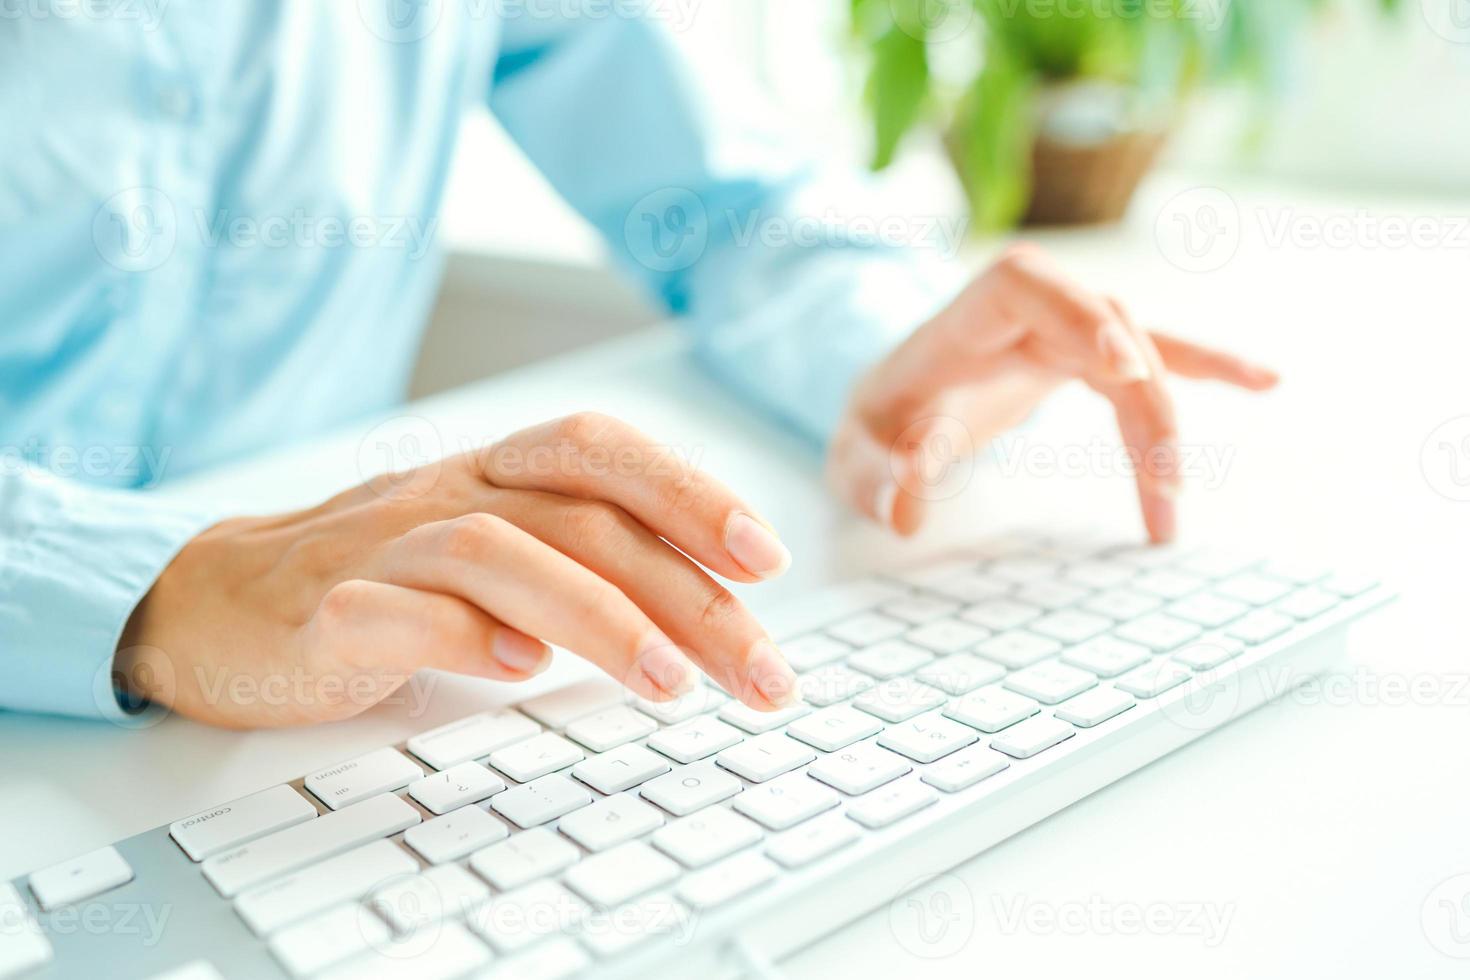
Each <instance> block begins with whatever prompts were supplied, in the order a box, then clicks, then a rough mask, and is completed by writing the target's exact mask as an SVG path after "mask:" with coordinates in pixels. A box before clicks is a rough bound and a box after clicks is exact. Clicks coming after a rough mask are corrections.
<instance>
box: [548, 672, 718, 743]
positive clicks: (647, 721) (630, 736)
mask: <svg viewBox="0 0 1470 980" xmlns="http://www.w3.org/2000/svg"><path fill="white" fill-rule="evenodd" d="M700 687H704V685H702V684H701V685H700ZM656 731H658V724H657V723H656V722H654V721H653V719H651V718H649V717H648V716H647V715H641V714H639V713H638V712H636V711H634V710H633V709H632V708H629V707H627V706H626V705H621V704H619V705H614V706H613V707H611V708H603V709H602V710H601V711H596V712H593V713H592V714H590V715H586V716H584V717H582V718H578V719H577V720H576V721H574V722H572V723H571V724H569V725H567V737H568V738H570V739H572V740H574V741H577V742H581V743H582V744H583V745H584V746H586V747H587V748H588V749H590V750H591V751H593V752H606V751H607V750H608V749H615V748H617V747H618V746H619V745H623V744H625V743H627V742H631V741H633V740H634V739H639V738H643V737H644V736H645V735H650V734H652V733H653V732H656Z"/></svg>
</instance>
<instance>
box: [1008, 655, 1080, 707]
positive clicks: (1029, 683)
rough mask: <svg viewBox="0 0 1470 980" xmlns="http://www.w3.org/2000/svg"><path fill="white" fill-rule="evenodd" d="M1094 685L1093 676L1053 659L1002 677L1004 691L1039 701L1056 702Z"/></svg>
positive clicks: (1044, 702) (1045, 702) (1043, 702)
mask: <svg viewBox="0 0 1470 980" xmlns="http://www.w3.org/2000/svg"><path fill="white" fill-rule="evenodd" d="M1096 686H1097V677H1096V675H1094V674H1090V673H1088V672H1087V671H1085V670H1079V669H1078V668H1076V667H1069V666H1067V665H1066V664H1064V663H1061V662H1060V661H1056V660H1049V661H1047V662H1045V663H1040V664H1035V665H1033V666H1030V667H1027V668H1025V669H1024V670H1018V671H1016V672H1015V673H1014V674H1011V675H1010V676H1009V677H1007V678H1006V680H1005V687H1006V689H1007V690H1011V691H1015V692H1016V693H1017V694H1024V695H1025V696H1026V697H1028V698H1033V699H1035V700H1037V701H1040V702H1041V703H1042V704H1057V703H1058V702H1060V701H1065V700H1067V699H1068V698H1070V697H1073V696H1075V695H1078V694H1081V693H1082V692H1083V691H1085V690H1087V689H1088V688H1090V687H1096Z"/></svg>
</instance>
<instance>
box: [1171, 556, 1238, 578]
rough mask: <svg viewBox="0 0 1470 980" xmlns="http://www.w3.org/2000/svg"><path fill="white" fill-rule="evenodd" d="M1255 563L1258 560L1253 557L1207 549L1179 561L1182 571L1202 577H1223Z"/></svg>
mask: <svg viewBox="0 0 1470 980" xmlns="http://www.w3.org/2000/svg"><path fill="white" fill-rule="evenodd" d="M1254 564H1256V560H1255V559H1253V558H1247V557H1245V556H1243V555H1238V554H1232V553H1230V552H1228V551H1214V550H1209V549H1206V550H1204V551H1197V552H1195V553H1194V554H1192V555H1190V556H1189V557H1188V558H1185V559H1183V560H1182V561H1180V562H1179V565H1178V567H1179V568H1180V569H1181V570H1182V571H1185V572H1188V573H1189V574H1191V575H1198V576H1199V577H1201V578H1207V579H1221V578H1229V577H1230V576H1232V575H1236V574H1238V573H1240V572H1243V571H1245V570H1246V569H1247V568H1250V567H1251V566H1252V565H1254Z"/></svg>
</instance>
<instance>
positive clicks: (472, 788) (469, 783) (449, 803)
mask: <svg viewBox="0 0 1470 980" xmlns="http://www.w3.org/2000/svg"><path fill="white" fill-rule="evenodd" d="M503 789H505V781H504V780H502V779H501V778H500V777H499V776H497V775H495V773H493V772H491V771H490V770H489V769H486V768H485V767H484V766H482V765H480V764H479V763H478V762H461V763H458V764H457V765H453V766H450V767H449V768H448V769H445V770H444V771H442V772H436V773H434V774H433V775H432V776H425V777H424V778H423V779H420V780H419V781H418V782H415V783H411V784H409V787H408V795H409V796H412V797H413V798H414V799H415V800H417V801H418V802H419V803H420V805H422V806H423V808H424V809H425V810H428V811H429V812H430V813H448V812H449V811H450V810H458V809H459V808H460V807H462V806H466V805H468V804H470V803H478V802H480V801H481V800H483V799H485V798H486V797H489V796H493V795H494V794H496V793H499V792H500V791H501V790H503Z"/></svg>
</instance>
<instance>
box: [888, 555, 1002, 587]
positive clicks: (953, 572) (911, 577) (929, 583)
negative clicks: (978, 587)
mask: <svg viewBox="0 0 1470 980" xmlns="http://www.w3.org/2000/svg"><path fill="white" fill-rule="evenodd" d="M979 567H980V563H979V562H977V561H976V560H975V559H973V558H945V559H941V560H939V561H929V562H925V563H924V564H922V565H919V566H918V567H916V568H908V569H905V570H903V571H901V572H896V573H894V574H893V576H892V578H893V579H894V580H895V581H898V582H902V583H904V584H905V585H911V586H913V587H914V588H916V589H928V590H929V591H931V592H932V591H933V590H934V589H936V588H938V587H939V586H941V585H943V584H944V583H945V582H948V581H950V580H951V579H955V578H958V577H960V576H962V575H971V574H974V572H975V571H976V570H977V569H978V568H979Z"/></svg>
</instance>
